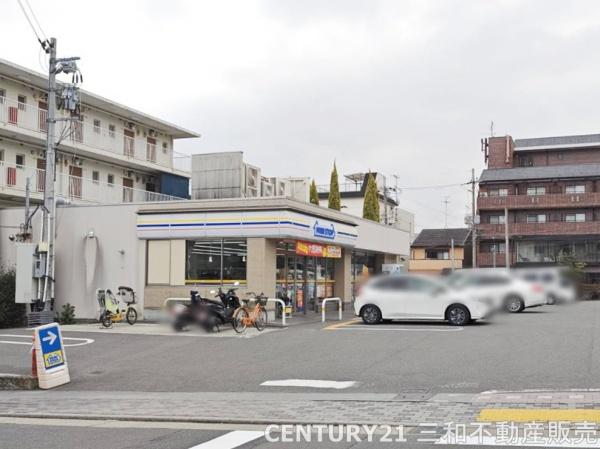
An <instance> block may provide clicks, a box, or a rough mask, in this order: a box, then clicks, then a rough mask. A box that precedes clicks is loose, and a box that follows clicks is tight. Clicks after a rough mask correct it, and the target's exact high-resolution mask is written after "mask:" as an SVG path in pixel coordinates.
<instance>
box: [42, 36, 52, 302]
mask: <svg viewBox="0 0 600 449" xmlns="http://www.w3.org/2000/svg"><path fill="white" fill-rule="evenodd" d="M46 51H47V52H48V55H49V58H50V61H49V69H48V101H47V104H48V114H47V119H46V120H47V124H48V133H47V136H46V172H45V179H44V213H43V216H42V217H43V218H42V242H45V243H46V247H45V248H43V249H45V250H46V269H45V276H44V286H43V289H42V298H41V299H42V302H43V304H44V310H51V308H50V307H51V300H52V299H54V294H53V293H54V212H55V209H54V180H55V178H56V153H55V148H54V143H55V137H54V130H55V125H56V38H54V37H52V38H50V42H49V44H48V47H47V50H46Z"/></svg>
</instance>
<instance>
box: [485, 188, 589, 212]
mask: <svg viewBox="0 0 600 449" xmlns="http://www.w3.org/2000/svg"><path fill="white" fill-rule="evenodd" d="M598 205H600V192H586V193H551V194H547V195H506V196H480V197H479V198H477V207H478V209H488V210H492V209H504V208H505V207H508V208H509V209H548V208H555V207H588V206H598Z"/></svg>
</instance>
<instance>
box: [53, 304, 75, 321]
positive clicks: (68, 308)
mask: <svg viewBox="0 0 600 449" xmlns="http://www.w3.org/2000/svg"><path fill="white" fill-rule="evenodd" d="M56 321H58V322H59V323H60V324H74V323H75V306H72V305H71V304H69V303H66V304H64V305H63V306H62V309H61V311H60V313H59V314H58V315H57V316H56Z"/></svg>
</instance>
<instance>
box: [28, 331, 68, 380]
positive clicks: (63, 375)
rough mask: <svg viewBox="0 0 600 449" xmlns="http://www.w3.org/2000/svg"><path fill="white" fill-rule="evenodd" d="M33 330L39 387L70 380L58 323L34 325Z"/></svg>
mask: <svg viewBox="0 0 600 449" xmlns="http://www.w3.org/2000/svg"><path fill="white" fill-rule="evenodd" d="M33 332H34V334H33V347H34V350H35V355H36V368H37V375H38V383H39V386H40V388H42V389H48V388H53V387H57V386H59V385H63V384H66V383H68V382H70V380H71V379H70V377H69V368H68V366H67V355H66V353H65V348H64V346H63V340H62V334H61V332H60V326H59V325H58V323H50V324H45V325H43V326H39V327H36V328H35V329H34V330H33Z"/></svg>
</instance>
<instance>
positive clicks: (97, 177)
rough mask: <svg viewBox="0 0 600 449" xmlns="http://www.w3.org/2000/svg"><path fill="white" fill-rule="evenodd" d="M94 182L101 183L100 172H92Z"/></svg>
mask: <svg viewBox="0 0 600 449" xmlns="http://www.w3.org/2000/svg"><path fill="white" fill-rule="evenodd" d="M92 181H94V182H95V183H96V184H98V183H99V182H100V172H99V171H98V170H94V171H93V172H92Z"/></svg>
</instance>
